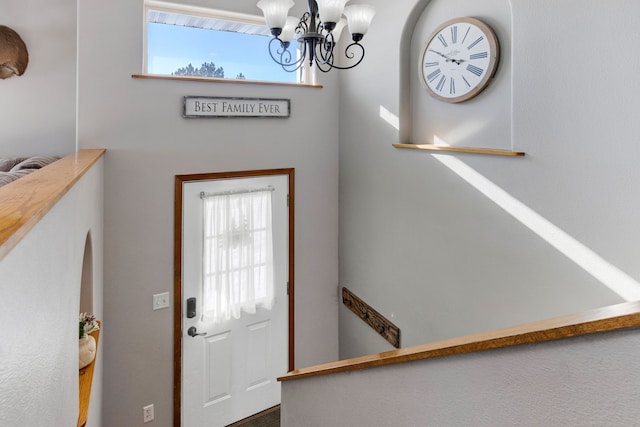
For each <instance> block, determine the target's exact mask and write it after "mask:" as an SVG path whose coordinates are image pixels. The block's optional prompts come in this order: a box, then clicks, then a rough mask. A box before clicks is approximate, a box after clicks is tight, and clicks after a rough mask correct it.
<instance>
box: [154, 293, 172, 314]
mask: <svg viewBox="0 0 640 427" xmlns="http://www.w3.org/2000/svg"><path fill="white" fill-rule="evenodd" d="M167 307H169V292H164V293H161V294H155V295H154V296H153V309H154V310H160V309H161V308H167Z"/></svg>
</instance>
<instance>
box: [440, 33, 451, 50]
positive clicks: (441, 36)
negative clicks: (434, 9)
mask: <svg viewBox="0 0 640 427" xmlns="http://www.w3.org/2000/svg"><path fill="white" fill-rule="evenodd" d="M438 40H440V43H442V45H443V46H444V47H447V46H449V45H448V44H447V41H446V40H445V39H444V36H443V35H442V34H438Z"/></svg>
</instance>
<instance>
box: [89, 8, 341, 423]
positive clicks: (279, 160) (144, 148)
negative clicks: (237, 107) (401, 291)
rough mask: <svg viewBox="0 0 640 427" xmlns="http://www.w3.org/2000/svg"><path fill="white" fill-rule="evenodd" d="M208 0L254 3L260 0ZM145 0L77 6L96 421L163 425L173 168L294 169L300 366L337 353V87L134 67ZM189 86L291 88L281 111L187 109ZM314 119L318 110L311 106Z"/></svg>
mask: <svg viewBox="0 0 640 427" xmlns="http://www.w3.org/2000/svg"><path fill="white" fill-rule="evenodd" d="M207 4H208V5H209V6H213V7H218V8H225V9H229V10H237V11H240V12H244V13H255V14H259V13H260V10H259V9H258V8H257V7H256V6H255V2H254V0H242V1H233V2H232V1H227V2H216V3H215V4H212V3H211V2H209V3H207ZM142 23H143V16H142V1H141V0H140V1H131V0H116V1H110V2H102V3H100V2H89V3H87V2H83V3H82V4H81V7H80V43H81V46H80V105H81V110H80V121H79V132H80V145H81V146H82V147H85V148H86V147H104V148H106V149H107V153H106V160H105V168H106V169H105V170H106V176H105V230H106V235H105V292H104V305H105V319H104V320H105V324H106V325H108V330H107V329H106V328H105V333H104V351H105V372H106V373H107V374H106V375H105V384H104V420H103V421H104V424H105V425H106V426H136V425H142V407H143V406H145V405H148V404H150V403H153V404H154V405H155V421H154V423H155V424H154V425H156V426H158V427H160V426H169V425H171V423H172V407H173V400H172V399H173V396H172V389H173V375H172V369H173V334H172V331H173V322H174V319H173V306H172V307H171V308H170V309H167V310H158V311H152V295H153V294H156V293H159V292H165V291H169V292H171V294H172V295H173V209H174V177H175V175H176V174H187V173H204V172H222V171H238V170H250V169H268V168H282V167H293V168H295V169H296V176H295V178H296V182H295V184H296V227H295V233H296V236H295V238H296V241H295V243H296V254H295V255H296V260H295V261H296V277H295V279H296V294H295V295H296V301H295V303H296V318H295V321H296V332H295V342H296V344H295V351H296V361H295V364H296V366H297V367H302V366H306V365H312V364H316V363H320V362H326V361H330V360H336V359H337V358H338V315H337V286H338V280H337V277H338V276H337V275H338V237H337V233H338V207H337V203H338V196H337V192H338V108H337V105H338V92H337V86H336V84H335V78H336V77H335V76H333V75H328V76H321V78H322V81H321V83H325V84H326V86H325V88H323V89H309V88H296V87H278V86H264V85H234V84H220V83H197V82H176V81H161V80H144V79H133V78H131V75H132V74H137V73H140V72H141V71H142V70H141V67H142ZM185 95H205V96H230V97H262V98H289V99H291V110H292V112H291V117H290V118H288V119H254V118H249V119H184V118H182V116H181V114H182V112H181V107H182V97H183V96H185ZM319 117H320V118H321V120H320V121H317V119H318V118H319Z"/></svg>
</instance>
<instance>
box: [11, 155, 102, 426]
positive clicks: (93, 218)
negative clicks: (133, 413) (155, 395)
mask: <svg viewBox="0 0 640 427" xmlns="http://www.w3.org/2000/svg"><path fill="white" fill-rule="evenodd" d="M103 170H104V167H103V161H102V160H100V161H99V162H98V163H96V165H95V166H94V167H93V168H92V169H91V170H90V171H88V172H87V173H86V174H85V175H84V176H83V177H82V178H81V179H80V181H79V182H78V183H77V184H76V185H75V186H74V187H73V188H72V189H71V190H70V191H69V192H68V193H67V194H66V195H65V196H64V197H63V198H62V199H61V200H60V201H59V202H58V203H57V204H56V205H55V206H54V207H53V208H52V209H51V211H50V212H49V213H47V214H46V215H45V216H44V218H42V220H41V221H40V222H39V223H38V224H37V225H36V226H35V227H34V228H33V229H32V230H31V232H29V233H28V234H27V235H26V237H24V238H23V239H22V240H21V241H20V242H19V243H18V244H17V245H16V246H15V248H14V249H13V250H12V251H11V252H9V254H7V256H6V257H5V258H4V259H3V260H2V261H0V296H1V297H0V325H2V327H1V328H0V360H2V363H0V425H3V426H33V427H47V426H71V425H76V423H77V422H78V314H79V306H80V282H81V277H82V267H83V260H84V248H85V242H86V239H87V236H88V234H89V233H90V234H91V240H92V242H93V262H94V265H93V286H94V301H93V310H94V313H95V315H96V317H97V318H98V319H102V318H103V312H102V301H101V299H100V295H101V294H102V240H103V229H102V197H103ZM106 327H107V328H108V326H106ZM102 355H103V352H102V347H101V346H100V347H99V349H98V355H97V367H96V371H95V375H94V383H93V391H94V392H93V394H92V397H93V399H92V402H91V406H90V409H89V422H88V424H87V425H88V426H99V425H101V424H100V421H99V420H100V415H101V401H100V396H101V390H100V389H101V381H100V377H101V371H102V360H103V356H102Z"/></svg>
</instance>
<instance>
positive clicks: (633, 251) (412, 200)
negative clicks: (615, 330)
mask: <svg viewBox="0 0 640 427" xmlns="http://www.w3.org/2000/svg"><path fill="white" fill-rule="evenodd" d="M371 3H373V4H375V6H376V8H377V9H378V15H377V16H376V21H374V24H378V26H376V25H374V26H373V28H372V30H371V32H370V34H368V35H367V37H366V38H365V42H366V44H367V46H368V47H369V49H368V51H367V60H366V61H365V63H364V64H363V65H361V66H360V67H359V68H358V69H356V70H353V71H352V72H349V73H343V74H341V82H340V83H341V109H342V111H343V117H344V119H343V120H341V122H340V251H341V252H340V253H341V256H340V284H341V285H343V286H347V287H349V288H350V289H351V290H353V291H354V292H355V293H356V294H357V295H359V296H360V297H361V298H363V299H364V300H365V301H367V302H369V303H370V304H371V305H373V306H374V307H375V308H376V309H377V310H378V311H380V312H381V313H382V314H384V315H385V316H387V317H389V318H390V319H391V320H392V321H394V322H395V323H396V324H397V325H398V326H399V327H400V328H401V330H402V345H403V346H410V345H414V344H419V343H424V342H430V341H435V340H439V339H443V338H449V337H454V336H460V335H465V334H469V333H473V332H479V331H483V330H490V329H494V328H498V327H503V326H509V325H513V324H518V323H523V322H527V321H532V320H538V319H542V318H547V317H551V316H555V315H559V314H566V313H571V312H576V311H581V310H584V309H586V308H590V307H597V306H604V305H608V304H611V303H615V302H618V301H622V300H623V298H622V297H620V296H618V295H617V294H616V293H614V292H613V291H611V290H610V289H609V287H608V286H605V285H604V284H603V283H606V284H607V285H609V286H616V285H623V284H625V283H627V284H630V286H629V287H628V288H630V290H629V292H628V294H627V296H628V298H630V299H634V298H638V292H637V289H638V286H637V281H638V280H640V264H638V263H637V259H638V256H639V255H640V248H639V243H638V242H640V227H638V226H637V218H638V212H639V209H640V198H639V197H638V192H637V188H636V187H637V182H639V180H640V168H638V167H637V166H636V161H635V159H636V158H637V157H638V154H639V150H640V148H639V147H640V145H639V144H638V134H639V133H640V132H639V131H640V121H638V120H637V119H636V118H635V117H636V116H637V114H638V112H639V111H640V101H639V100H640V96H639V95H640V84H639V83H638V80H637V78H636V77H635V76H634V74H633V73H634V72H633V71H632V70H633V69H634V67H635V66H637V65H638V62H639V61H640V60H639V59H638V58H635V57H633V55H631V57H629V56H630V55H628V52H631V51H633V50H634V49H635V48H634V46H636V45H637V44H638V43H639V42H640V34H639V33H638V32H637V31H635V30H634V24H633V23H634V17H635V16H637V15H638V13H639V12H640V4H638V3H637V2H633V1H625V0H615V1H613V2H609V3H607V4H604V3H601V2H596V1H583V0H580V1H578V0H571V1H564V2H553V1H550V0H544V1H543V0H540V1H535V2H531V1H521V0H513V1H511V2H510V3H508V2H504V3H503V4H504V7H505V8H507V12H509V11H508V9H509V7H511V9H512V19H513V23H510V22H508V21H507V22H505V21H504V19H506V18H505V14H504V12H503V11H496V10H495V7H496V4H497V3H498V2H483V3H482V5H483V6H484V5H486V7H487V9H486V10H479V8H480V9H481V6H480V5H479V4H477V3H478V2H470V1H466V0H460V1H447V0H433V2H432V4H429V5H427V2H426V1H415V0H400V1H396V2H393V3H390V2H386V1H383V0H372V1H371ZM449 4H451V14H452V15H453V16H450V17H454V16H460V15H464V11H465V10H468V11H469V12H468V13H469V14H471V15H473V16H477V17H480V18H483V19H485V20H487V21H490V22H492V25H494V27H495V28H496V30H497V31H498V32H499V36H500V37H501V39H502V40H503V41H506V45H508V46H511V49H510V50H507V51H506V52H505V54H506V55H507V56H508V58H509V59H508V60H509V61H510V66H511V68H512V75H511V76H502V75H498V77H496V81H495V82H494V86H492V87H491V88H490V90H488V91H487V92H486V93H483V94H481V95H480V96H479V97H477V98H476V99H474V100H473V101H472V104H469V105H461V106H460V109H461V111H463V110H464V109H466V108H471V107H475V106H478V105H482V106H483V108H487V109H491V108H494V106H500V107H501V106H502V105H503V104H504V102H505V100H504V99H503V98H502V97H501V96H497V94H499V93H502V92H503V90H505V89H508V88H504V87H503V86H504V85H511V89H512V91H511V92H512V96H513V100H512V104H513V108H512V110H511V114H512V119H511V120H512V126H513V129H512V134H513V136H512V143H513V146H514V148H515V149H516V150H521V151H525V152H526V153H527V156H526V157H525V158H502V157H489V156H487V157H483V156H479V155H472V154H458V155H433V154H429V153H426V152H418V151H417V150H399V149H395V148H392V147H391V144H392V143H394V142H414V141H407V139H408V138H409V137H410V136H411V134H412V133H413V132H414V130H415V129H414V127H416V126H418V125H420V126H423V125H424V123H428V122H429V120H430V118H429V117H412V115H411V113H412V111H411V108H410V106H411V105H412V103H415V98H416V97H418V99H422V98H424V97H427V96H428V95H427V94H426V92H425V91H424V89H423V88H422V87H421V86H420V84H419V82H418V81H417V77H416V73H415V72H414V71H413V70H414V68H417V63H416V62H415V61H416V58H417V52H418V50H417V49H419V48H420V47H421V46H422V43H424V41H422V42H421V43H418V46H417V47H416V46H415V45H412V44H411V37H412V35H413V33H414V23H415V22H417V21H418V20H419V17H420V14H421V13H422V11H423V10H425V11H426V12H425V13H427V14H429V13H430V12H431V11H437V14H438V16H439V17H440V18H442V20H444V19H446V17H445V16H443V15H442V14H443V10H446V7H444V6H445V5H447V6H448V5H449ZM465 5H466V7H465ZM425 6H426V9H425ZM434 13H435V12H434ZM508 16H509V13H508V14H507V17H508ZM405 27H406V28H405ZM511 27H513V31H512V33H511V34H509V28H511ZM427 33H428V31H427ZM612 33H615V34H619V35H620V37H616V40H617V41H616V42H615V43H610V42H608V41H607V40H609V38H608V36H607V34H612ZM381 46H383V47H384V48H380V47H381ZM619 58H629V59H628V60H625V61H626V62H625V63H624V64H623V63H621V62H620V61H619V60H618V59H619ZM504 71H505V70H504V69H500V70H498V73H501V72H504ZM412 73H413V74H412ZM614 82H616V83H614ZM617 82H620V83H619V85H618V83H617ZM374 85H375V87H376V90H375V91H372V90H371V87H374ZM495 85H497V86H495ZM424 102H427V101H424ZM380 107H384V108H385V109H387V110H388V111H390V112H391V113H392V114H395V115H398V116H399V122H400V125H401V127H400V130H398V129H397V128H394V127H393V126H391V125H390V124H389V123H388V122H387V121H385V120H383V119H382V118H381V117H380ZM443 108H444V107H443ZM496 108H498V107H496ZM347 113H348V114H347ZM416 120H419V121H420V123H415V121H416ZM363 123H366V124H367V125H366V126H363V125H362V124H363ZM452 126H453V125H452ZM432 127H433V126H432ZM420 129H422V127H421V128H420ZM474 129H475V128H474V123H473V122H472V121H469V120H468V118H465V116H464V114H461V120H460V123H459V124H458V125H457V129H449V131H450V133H451V134H455V131H462V130H464V131H466V132H471V133H473V131H474ZM427 130H428V129H427ZM427 130H425V132H427ZM429 136H430V135H428V134H427V135H425V137H426V138H428V137H429ZM474 138H476V139H474ZM466 141H467V142H468V141H471V142H470V143H469V145H472V143H473V144H476V146H485V147H487V148H491V147H497V148H505V146H506V148H509V146H510V145H511V144H510V143H509V142H508V141H507V143H506V144H505V141H502V140H496V141H494V140H492V139H486V138H484V135H483V134H482V133H481V132H478V135H477V136H474V135H471V136H469V137H467V138H466ZM419 142H425V141H419ZM456 170H457V171H458V172H455V171H456ZM464 177H466V178H464ZM479 189H481V190H482V191H484V192H481V191H479ZM516 217H518V218H519V219H516ZM533 230H536V231H535V232H534V231H533ZM581 259H582V260H584V261H580V260H581ZM577 262H581V263H582V266H579V265H578V263H577ZM596 277H597V278H596ZM389 348H390V346H389V345H388V344H387V343H386V342H385V341H384V340H383V339H382V338H380V337H379V336H377V335H376V334H375V333H374V332H372V331H371V330H370V329H369V328H368V327H366V325H364V323H363V322H361V321H360V320H359V319H358V318H357V317H356V316H355V315H353V314H352V313H351V312H349V311H347V310H345V309H344V308H343V307H341V308H340V350H341V351H340V355H341V357H342V358H346V357H352V356H357V355H363V354H368V353H376V352H379V351H383V350H387V349H389Z"/></svg>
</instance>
